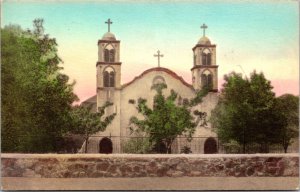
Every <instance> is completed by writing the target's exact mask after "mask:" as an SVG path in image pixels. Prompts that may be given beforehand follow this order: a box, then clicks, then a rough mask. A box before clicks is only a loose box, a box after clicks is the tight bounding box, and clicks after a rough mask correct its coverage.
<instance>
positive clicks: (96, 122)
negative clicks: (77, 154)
mask: <svg viewBox="0 0 300 192" xmlns="http://www.w3.org/2000/svg"><path fill="white" fill-rule="evenodd" d="M111 105H113V104H112V103H110V102H106V103H105V104H104V105H103V106H102V107H99V109H98V112H96V113H92V112H91V107H83V106H75V107H74V109H73V113H72V114H73V115H72V122H73V126H72V127H73V129H72V130H71V133H74V134H81V135H84V139H85V153H87V145H88V139H89V137H90V136H91V135H92V134H95V133H97V132H99V131H104V130H105V128H106V127H107V126H108V125H109V124H110V123H111V122H112V120H113V119H114V118H115V116H116V114H115V113H113V114H111V115H109V116H106V117H105V118H104V119H102V116H103V115H104V112H105V108H106V107H109V106H111Z"/></svg>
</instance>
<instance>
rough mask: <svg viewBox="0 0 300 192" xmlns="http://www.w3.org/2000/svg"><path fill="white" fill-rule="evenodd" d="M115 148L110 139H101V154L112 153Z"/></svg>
mask: <svg viewBox="0 0 300 192" xmlns="http://www.w3.org/2000/svg"><path fill="white" fill-rule="evenodd" d="M112 151H113V147H112V142H111V140H110V139H109V138H107V137H105V138H103V139H101V141H100V143H99V153H106V154H108V153H112Z"/></svg>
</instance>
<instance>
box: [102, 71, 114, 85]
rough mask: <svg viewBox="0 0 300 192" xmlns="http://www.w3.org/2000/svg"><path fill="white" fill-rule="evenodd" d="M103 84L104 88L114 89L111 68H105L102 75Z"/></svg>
mask: <svg viewBox="0 0 300 192" xmlns="http://www.w3.org/2000/svg"><path fill="white" fill-rule="evenodd" d="M103 82H104V83H103V84H104V87H114V86H115V71H114V70H113V68H111V67H107V68H105V70H104V73H103Z"/></svg>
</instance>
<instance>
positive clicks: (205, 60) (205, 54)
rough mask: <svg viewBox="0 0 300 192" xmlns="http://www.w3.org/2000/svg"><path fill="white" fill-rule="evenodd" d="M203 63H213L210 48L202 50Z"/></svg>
mask: <svg viewBox="0 0 300 192" xmlns="http://www.w3.org/2000/svg"><path fill="white" fill-rule="evenodd" d="M202 65H211V53H210V51H209V50H208V49H204V51H203V52H202Z"/></svg>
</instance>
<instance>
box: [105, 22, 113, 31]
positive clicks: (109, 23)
mask: <svg viewBox="0 0 300 192" xmlns="http://www.w3.org/2000/svg"><path fill="white" fill-rule="evenodd" d="M105 23H106V24H107V25H108V32H110V25H111V24H112V22H111V20H110V19H108V20H107V21H105Z"/></svg>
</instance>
